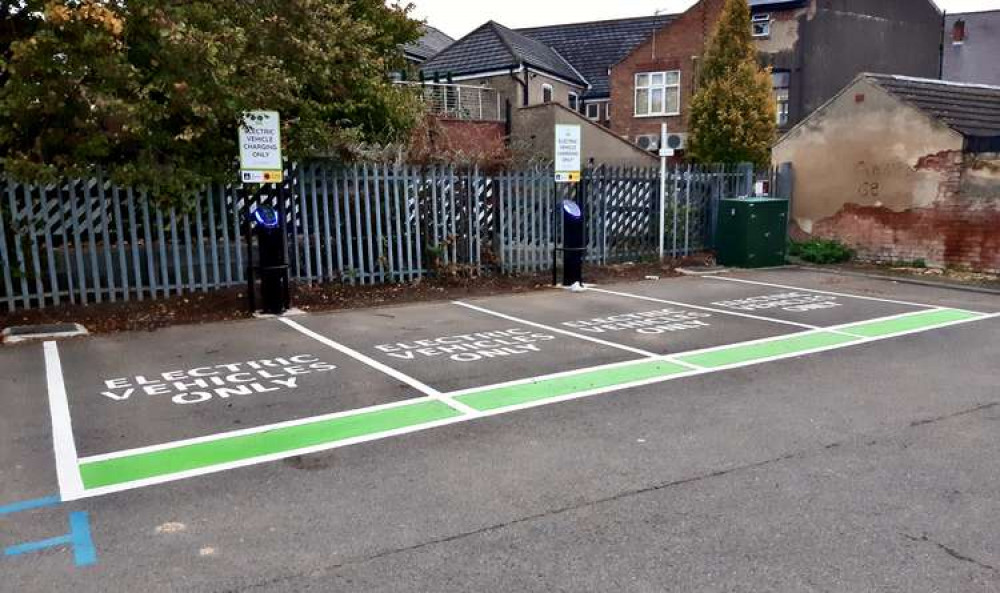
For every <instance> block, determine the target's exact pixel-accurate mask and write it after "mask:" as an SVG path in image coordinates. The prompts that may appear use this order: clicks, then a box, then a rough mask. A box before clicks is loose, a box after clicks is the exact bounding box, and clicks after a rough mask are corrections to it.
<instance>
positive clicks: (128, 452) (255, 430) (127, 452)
mask: <svg viewBox="0 0 1000 593" xmlns="http://www.w3.org/2000/svg"><path fill="white" fill-rule="evenodd" d="M435 399H437V398H433V397H430V396H425V397H414V398H411V399H404V400H400V401H395V402H389V403H387V404H377V405H374V406H367V407H364V408H354V409H351V410H343V411H341V412H332V413H330V414H321V415H319V416H310V417H308V418H297V419H295V420H285V421H284V422H275V423H274V424H264V425H261V426H252V427H250V428H239V429H236V430H228V431H226V432H217V433H213V434H210V435H205V436H200V437H192V438H188V439H180V440H176V441H170V442H168V443H158V444H156V445H148V446H145V447H135V448H133V449H124V450H122V451H114V452H111V453H102V454H100V455H90V456H88V457H81V458H80V463H94V462H97V461H107V460H108V459H118V458H119V457H131V456H132V455H141V454H143V453H153V452H156V451H163V450H164V449H174V448H176V447H184V446H186V445H197V444H199V443H210V442H212V441H217V440H219V439H228V438H232V437H241V436H247V435H251V434H260V433H262V432H270V431H272V430H278V429H279V428H290V427H292V426H302V425H303V424H312V423H314V422H323V421H324V420H333V419H336V418H342V417H344V416H355V415H357V414H363V413H368V412H379V411H381V410H389V409H392V408H398V407H400V406H408V405H410V404H418V403H421V402H428V401H433V400H435Z"/></svg>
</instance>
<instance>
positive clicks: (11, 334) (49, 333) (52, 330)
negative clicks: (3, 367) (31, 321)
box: [0, 323, 88, 344]
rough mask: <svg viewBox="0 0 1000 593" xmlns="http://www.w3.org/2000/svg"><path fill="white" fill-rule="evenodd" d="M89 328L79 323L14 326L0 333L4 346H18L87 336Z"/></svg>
mask: <svg viewBox="0 0 1000 593" xmlns="http://www.w3.org/2000/svg"><path fill="white" fill-rule="evenodd" d="M87 333H88V332H87V328H85V327H83V326H82V325H80V324H79V323H50V324H44V325H13V326H11V327H8V328H6V329H5V330H3V332H0V340H2V341H3V343H4V344H18V343H21V342H29V341H32V340H59V339H64V338H75V337H77V336H85V335H87Z"/></svg>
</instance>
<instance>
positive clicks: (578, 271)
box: [552, 124, 587, 286]
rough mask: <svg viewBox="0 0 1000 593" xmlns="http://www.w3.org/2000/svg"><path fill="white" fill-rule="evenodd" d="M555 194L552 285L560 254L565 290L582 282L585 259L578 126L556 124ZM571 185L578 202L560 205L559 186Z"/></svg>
mask: <svg viewBox="0 0 1000 593" xmlns="http://www.w3.org/2000/svg"><path fill="white" fill-rule="evenodd" d="M555 131H556V137H555V167H554V168H555V191H554V192H553V196H554V198H555V200H556V204H554V206H555V207H554V208H553V209H552V218H553V219H552V230H553V233H552V284H558V280H559V279H558V274H557V264H558V255H557V254H558V252H559V251H562V254H563V282H562V283H563V286H573V285H574V284H579V283H582V282H583V255H584V252H585V251H586V250H587V234H586V232H585V231H584V228H585V227H584V223H585V221H584V217H583V211H582V209H581V201H580V194H581V192H580V187H581V186H580V183H581V175H580V172H581V171H580V170H581V166H580V165H581V152H582V151H581V139H580V126H579V125H577V124H556V130H555ZM561 183H568V184H571V186H572V187H573V188H574V189H575V190H576V200H569V199H566V200H562V201H561V202H560V201H559V184H561ZM559 216H562V246H561V247H560V246H559V244H558V243H557V241H558V237H557V236H558V233H557V232H556V230H557V229H558V228H559V218H558V217H559Z"/></svg>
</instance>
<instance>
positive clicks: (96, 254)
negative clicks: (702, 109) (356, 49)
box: [0, 161, 753, 311]
mask: <svg viewBox="0 0 1000 593" xmlns="http://www.w3.org/2000/svg"><path fill="white" fill-rule="evenodd" d="M287 173H288V175H287V179H288V181H287V183H288V189H289V190H290V191H288V192H287V194H286V195H287V196H288V197H287V198H286V199H287V202H286V211H287V213H288V219H289V220H288V223H287V232H288V236H289V242H288V246H289V247H288V248H289V255H290V258H291V275H292V279H293V280H295V281H298V282H302V283H321V282H347V283H354V284H376V283H386V282H407V281H412V280H414V279H416V278H419V277H421V276H424V275H426V274H428V273H433V272H435V271H439V270H442V269H448V268H456V267H457V268H460V269H466V270H469V271H472V272H476V273H482V272H485V271H499V272H503V273H530V272H538V271H542V270H547V269H548V268H549V267H550V266H551V265H552V263H551V262H552V247H553V241H557V240H558V238H559V233H560V224H559V221H560V217H559V215H558V208H559V206H558V203H557V200H561V199H564V198H572V199H575V200H577V201H579V202H580V203H581V205H582V206H583V209H584V212H585V214H586V215H587V219H588V226H587V228H588V236H589V246H588V252H587V260H588V261H590V262H592V263H602V264H603V263H612V262H620V261H626V260H634V259H638V258H649V257H655V256H656V253H657V247H658V242H659V236H658V234H657V233H658V232H664V233H666V244H667V247H668V253H669V254H670V255H675V256H680V255H684V254H687V253H691V252H694V251H698V250H701V249H704V248H706V247H708V246H710V245H711V243H712V228H713V220H714V212H715V208H714V204H715V203H716V202H717V200H718V199H719V198H720V197H722V196H727V195H746V194H747V193H749V191H750V184H751V183H752V181H753V171H752V170H750V169H747V168H746V167H689V166H682V167H677V168H672V169H670V170H669V171H668V176H667V183H666V187H667V195H666V200H667V202H666V210H667V221H666V224H665V225H664V227H665V228H663V229H659V228H658V226H659V225H658V217H659V200H660V189H659V188H660V178H659V171H658V169H655V168H648V169H636V168H631V169H630V168H616V167H606V166H598V167H592V168H590V169H588V170H587V171H585V172H584V176H583V180H582V182H581V183H580V184H579V185H577V186H567V185H561V186H559V187H557V186H556V185H555V184H554V183H553V182H552V177H553V175H552V170H551V168H546V167H535V168H524V169H519V170H503V171H493V172H489V173H487V172H482V171H480V170H478V169H475V168H472V169H467V168H463V169H459V168H456V167H448V166H430V167H418V166H411V165H406V164H385V163H360V164H356V165H347V166H344V165H340V164H338V163H333V162H328V161H318V162H308V163H303V164H300V165H293V166H290V167H289V170H288V171H287ZM0 191H2V195H0V214H2V224H0V260H2V264H3V271H2V278H0V310H2V309H6V310H9V311H13V310H16V309H22V308H24V309H27V308H34V307H46V306H52V305H62V304H82V303H99V302H109V301H111V302H113V301H127V300H133V299H135V300H143V299H155V298H163V297H166V296H170V295H181V294H185V293H190V292H195V291H208V290H214V289H219V288H225V287H230V286H235V285H240V284H243V283H245V281H246V275H245V274H246V270H245V262H246V261H247V253H246V249H247V241H246V229H245V226H244V224H245V217H246V215H247V210H248V205H249V204H251V203H256V202H258V201H261V200H268V199H270V200H273V199H274V198H273V197H268V196H266V195H265V196H260V195H255V194H252V193H247V192H244V191H242V190H240V189H239V188H238V186H234V185H224V184H215V185H211V186H207V187H204V188H201V190H200V191H199V192H198V194H197V198H196V200H195V201H194V202H192V204H191V205H190V207H189V208H186V209H179V208H170V207H160V206H157V205H156V203H155V201H154V200H152V199H150V195H149V194H148V193H147V192H145V191H141V190H138V189H133V188H124V187H117V186H115V185H113V184H112V183H110V182H108V181H107V180H103V179H100V178H94V179H87V180H74V181H68V182H64V183H59V184H53V185H44V186H39V185H30V184H23V183H17V182H14V181H10V180H5V181H0Z"/></svg>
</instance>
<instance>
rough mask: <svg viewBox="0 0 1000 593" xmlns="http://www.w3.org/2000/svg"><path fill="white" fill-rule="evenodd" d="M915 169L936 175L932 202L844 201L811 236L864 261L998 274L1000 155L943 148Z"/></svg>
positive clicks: (924, 159)
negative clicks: (832, 241)
mask: <svg viewBox="0 0 1000 593" xmlns="http://www.w3.org/2000/svg"><path fill="white" fill-rule="evenodd" d="M917 169H918V170H922V171H934V172H936V173H937V174H938V177H937V195H936V198H935V199H934V201H933V202H932V203H931V204H929V205H927V206H922V207H913V208H908V209H905V210H891V209H888V208H886V207H884V206H878V205H859V204H845V205H844V207H843V208H842V209H841V210H840V211H839V212H837V214H836V215H834V216H832V217H829V218H826V219H824V220H821V221H819V222H817V223H816V224H815V225H814V226H813V229H812V234H813V235H815V236H821V237H828V238H836V239H838V240H840V241H842V242H844V243H846V244H848V245H851V246H852V247H853V248H855V249H856V250H857V251H858V255H859V258H861V259H865V260H873V261H883V262H914V261H918V260H919V261H923V262H924V263H926V264H927V265H928V266H932V267H963V268H970V269H973V270H979V271H985V272H993V273H1000V158H985V159H984V158H982V157H975V156H972V155H963V154H962V152H960V151H945V152H941V153H937V154H933V155H929V156H927V157H924V158H922V159H921V160H920V161H919V163H918V165H917Z"/></svg>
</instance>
